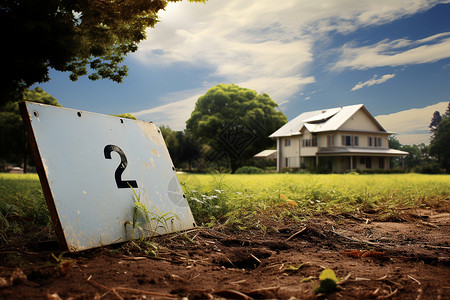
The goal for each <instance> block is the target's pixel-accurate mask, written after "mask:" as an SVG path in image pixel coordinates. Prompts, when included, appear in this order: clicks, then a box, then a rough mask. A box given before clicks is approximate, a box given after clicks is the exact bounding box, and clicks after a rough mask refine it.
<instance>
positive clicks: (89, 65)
mask: <svg viewBox="0 0 450 300" xmlns="http://www.w3.org/2000/svg"><path fill="white" fill-rule="evenodd" d="M169 1H170V2H177V1H180V0H133V1H123V0H109V1H102V0H92V1H86V0H0V3H1V7H0V36H1V37H2V42H3V45H5V46H4V47H3V48H2V51H3V57H4V58H5V59H4V60H3V64H2V72H1V73H2V75H1V78H0V79H1V82H2V89H1V92H0V105H1V104H2V103H5V102H7V101H11V100H16V101H17V100H21V99H22V97H23V94H24V93H25V91H26V90H27V89H28V88H29V87H30V86H32V85H33V84H34V83H37V82H45V81H48V80H49V79H50V78H49V75H48V71H49V69H50V68H52V69H55V70H58V71H68V72H70V79H72V80H77V78H78V77H79V76H83V75H87V74H88V72H89V73H90V74H89V76H88V77H89V79H91V80H97V79H100V78H105V79H111V80H113V81H116V82H121V81H122V79H123V78H124V77H125V76H126V75H127V67H126V66H124V65H122V62H123V60H124V58H125V56H126V55H127V54H128V53H130V52H134V51H136V50H137V48H138V46H137V45H138V43H139V42H140V41H142V40H144V39H145V38H146V33H145V30H146V28H148V27H153V26H154V25H155V24H156V23H157V22H158V15H157V13H158V12H159V11H160V10H161V9H164V8H165V7H166V5H167V3H168V2H169ZM189 1H191V2H205V0H189Z"/></svg>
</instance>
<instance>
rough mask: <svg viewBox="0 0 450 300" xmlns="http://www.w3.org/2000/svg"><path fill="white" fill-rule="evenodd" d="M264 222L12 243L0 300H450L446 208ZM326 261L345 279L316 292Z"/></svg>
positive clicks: (449, 216)
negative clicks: (82, 241) (110, 241)
mask: <svg viewBox="0 0 450 300" xmlns="http://www.w3.org/2000/svg"><path fill="white" fill-rule="evenodd" d="M260 222H261V223H262V224H264V226H265V227H264V228H267V230H266V231H265V232H263V231H261V230H250V229H248V230H241V231H230V230H229V229H226V228H225V227H216V228H196V229H194V230H190V231H187V232H185V233H176V234H171V235H165V236H160V237H155V238H153V239H152V240H151V243H152V244H150V243H146V242H143V241H139V242H130V243H127V244H122V245H115V246H108V247H104V248H99V249H93V250H89V251H84V252H81V253H66V254H64V255H63V256H62V258H61V259H60V260H59V261H57V260H56V259H55V258H54V257H52V253H53V254H54V255H55V256H58V255H59V253H61V252H60V250H59V249H58V246H57V244H56V241H54V240H49V241H38V242H30V241H27V242H23V243H17V244H16V245H8V248H6V246H5V247H2V248H0V277H2V278H3V279H4V282H6V283H4V285H5V287H3V288H0V299H171V298H176V299H177V298H178V299H180V298H185V299H252V298H253V299H417V300H419V299H427V300H428V299H450V282H449V274H450V268H449V266H450V244H449V243H450V227H449V226H450V213H449V211H448V210H446V211H443V210H440V211H438V210H431V209H412V210H411V209H410V210H400V211H397V213H396V214H395V217H393V216H390V217H386V216H381V215H380V214H378V213H376V212H373V213H369V212H367V213H365V214H360V215H358V216H355V215H337V216H320V217H314V218H312V219H309V220H308V221H306V222H304V223H296V222H293V221H292V220H291V221H276V220H275V219H274V218H271V217H266V218H265V219H264V218H263V219H261V221H260ZM152 245H153V246H155V245H157V249H154V248H153V247H152ZM151 250H155V251H156V256H154V254H153V253H152V252H151ZM327 268H330V269H332V270H333V271H334V272H335V273H336V275H337V277H338V278H339V280H340V282H339V284H338V288H337V289H336V290H334V291H333V292H329V293H327V294H322V295H320V294H317V293H316V292H315V287H317V286H318V285H319V283H320V281H319V275H320V273H321V272H322V271H323V270H324V269H327ZM21 271H22V272H23V274H25V275H26V278H25V276H23V275H22V276H19V275H17V274H18V273H19V274H21ZM13 273H14V275H13ZM11 278H12V285H10V286H8V285H9V284H8V282H9V281H8V280H10V279H11ZM0 279H1V278H0ZM0 285H1V280H0Z"/></svg>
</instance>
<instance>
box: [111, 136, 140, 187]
mask: <svg viewBox="0 0 450 300" xmlns="http://www.w3.org/2000/svg"><path fill="white" fill-rule="evenodd" d="M113 151H114V152H117V153H118V154H119V156H120V164H119V166H117V169H116V172H115V173H114V176H115V179H116V184H117V188H119V189H124V188H130V187H132V188H137V187H138V185H137V182H136V180H122V173H123V171H125V169H126V167H127V165H128V160H127V157H126V156H125V153H123V151H122V149H120V148H119V147H117V146H116V145H106V146H105V149H104V150H103V152H104V153H105V158H106V159H111V152H113Z"/></svg>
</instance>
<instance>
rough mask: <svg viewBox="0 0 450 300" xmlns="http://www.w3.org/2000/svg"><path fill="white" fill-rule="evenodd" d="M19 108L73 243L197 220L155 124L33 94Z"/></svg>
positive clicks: (65, 240)
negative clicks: (44, 101) (56, 102)
mask: <svg viewBox="0 0 450 300" xmlns="http://www.w3.org/2000/svg"><path fill="white" fill-rule="evenodd" d="M21 112H22V116H23V119H24V122H25V125H26V127H27V132H28V134H29V136H30V141H31V144H32V149H33V153H34V158H35V161H36V166H37V169H38V173H39V178H40V180H41V184H42V187H43V190H44V194H45V198H46V201H47V205H48V207H49V211H50V214H51V216H52V220H53V222H54V224H55V228H56V232H57V235H58V239H59V242H60V244H61V245H62V246H63V247H65V248H67V249H68V250H69V251H71V252H73V251H80V250H84V249H89V248H94V247H99V246H102V245H108V244H113V243H119V242H124V241H127V240H130V239H132V238H138V237H144V236H151V235H154V234H164V233H169V232H174V231H179V230H185V229H189V228H192V227H193V226H195V221H194V218H193V216H192V213H191V210H190V208H189V205H188V203H187V200H186V199H185V196H184V194H183V190H182V189H181V186H180V183H179V181H178V178H177V176H176V173H175V168H174V167H173V164H172V160H171V158H170V155H169V152H168V151H167V148H166V145H165V143H164V140H163V137H162V135H161V132H160V130H159V128H158V127H157V126H156V125H155V124H153V123H148V122H142V121H135V120H130V119H124V118H118V117H113V116H106V115H100V114H95V113H89V112H84V111H77V110H73V109H67V108H61V107H55V106H49V105H43V104H37V103H31V102H23V103H21Z"/></svg>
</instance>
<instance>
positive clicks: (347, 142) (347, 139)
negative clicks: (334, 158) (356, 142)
mask: <svg viewBox="0 0 450 300" xmlns="http://www.w3.org/2000/svg"><path fill="white" fill-rule="evenodd" d="M351 145H352V136H351V135H343V136H342V146H351Z"/></svg>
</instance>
